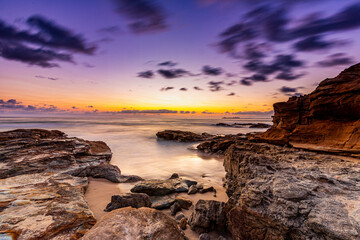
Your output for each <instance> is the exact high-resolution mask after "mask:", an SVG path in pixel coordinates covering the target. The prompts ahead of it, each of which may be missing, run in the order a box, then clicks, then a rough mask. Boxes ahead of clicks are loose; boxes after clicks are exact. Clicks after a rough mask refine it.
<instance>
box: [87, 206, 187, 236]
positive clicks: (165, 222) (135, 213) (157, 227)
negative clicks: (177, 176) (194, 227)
mask: <svg viewBox="0 0 360 240" xmlns="http://www.w3.org/2000/svg"><path fill="white" fill-rule="evenodd" d="M83 239H84V240H95V239H103V240H106V239H156V240H169V239H171V240H185V239H186V238H185V235H184V233H183V232H182V231H181V230H180V229H179V227H178V226H177V224H176V222H175V221H174V220H173V219H171V218H170V217H168V216H166V214H164V213H162V212H160V211H157V210H155V209H151V208H139V209H135V208H131V207H126V208H120V209H116V210H114V211H112V212H110V213H108V214H106V215H105V216H103V217H102V218H101V219H100V221H99V222H97V223H96V225H95V226H94V227H93V228H92V229H91V230H90V231H89V232H87V233H86V234H85V236H84V238H83Z"/></svg>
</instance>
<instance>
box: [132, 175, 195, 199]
mask: <svg viewBox="0 0 360 240" xmlns="http://www.w3.org/2000/svg"><path fill="white" fill-rule="evenodd" d="M195 184H197V182H195V181H191V180H187V179H182V178H175V179H166V180H159V179H152V180H146V181H142V182H139V183H137V184H136V185H135V186H134V187H133V188H132V189H131V192H134V193H146V194H148V195H149V196H163V195H167V194H171V193H177V192H187V191H188V190H189V187H190V186H192V185H195Z"/></svg>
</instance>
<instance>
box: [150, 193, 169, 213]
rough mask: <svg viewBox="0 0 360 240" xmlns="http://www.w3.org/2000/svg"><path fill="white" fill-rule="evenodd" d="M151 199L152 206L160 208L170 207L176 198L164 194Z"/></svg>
mask: <svg viewBox="0 0 360 240" xmlns="http://www.w3.org/2000/svg"><path fill="white" fill-rule="evenodd" d="M150 199H151V207H152V208H155V209H158V210H161V209H165V208H169V207H170V206H171V205H173V204H174V202H175V198H173V197H169V196H163V197H162V196H161V197H160V196H156V197H151V198H150Z"/></svg>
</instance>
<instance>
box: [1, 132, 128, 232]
mask: <svg viewBox="0 0 360 240" xmlns="http://www.w3.org/2000/svg"><path fill="white" fill-rule="evenodd" d="M111 155H112V154H111V151H110V149H109V147H108V146H107V145H106V144H105V143H104V142H98V141H86V140H83V139H80V138H75V137H71V138H70V137H67V136H66V135H65V133H63V132H60V131H57V130H52V131H48V130H42V129H18V130H14V131H8V132H0V186H1V189H0V222H1V224H0V237H1V238H5V236H4V235H6V238H8V237H12V238H14V239H78V238H81V237H82V236H83V234H84V233H85V232H86V231H87V230H89V229H90V228H91V227H92V226H93V225H94V224H95V218H94V215H93V213H92V212H91V211H90V209H89V207H88V205H87V202H86V200H85V198H84V192H85V189H86V187H87V185H88V181H87V178H84V177H85V176H86V177H87V176H93V177H103V178H107V179H109V180H110V181H114V182H118V180H119V179H120V178H121V172H120V170H119V169H118V168H117V167H116V166H113V165H110V164H109V161H110V159H111ZM77 175H79V176H82V177H77Z"/></svg>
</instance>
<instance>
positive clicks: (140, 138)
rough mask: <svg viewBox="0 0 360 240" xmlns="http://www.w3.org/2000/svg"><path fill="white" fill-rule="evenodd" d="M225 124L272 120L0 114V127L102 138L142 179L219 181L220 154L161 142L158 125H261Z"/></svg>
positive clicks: (199, 128) (117, 160)
mask: <svg viewBox="0 0 360 240" xmlns="http://www.w3.org/2000/svg"><path fill="white" fill-rule="evenodd" d="M219 122H226V123H235V122H237V123H248V122H252V123H259V122H261V123H269V124H270V123H271V119H264V118H263V119H249V118H248V119H245V118H244V119H221V118H218V119H203V118H198V119H196V118H183V117H182V118H181V117H174V116H139V115H132V116H102V117H95V116H76V117H0V131H7V130H13V129H18V128H42V129H57V130H60V131H63V132H65V133H66V134H68V136H71V137H72V136H74V137H80V138H84V139H87V140H100V141H104V142H106V143H107V144H108V145H109V147H110V148H111V150H112V152H113V158H112V161H111V163H112V164H116V165H118V166H119V168H120V169H121V171H122V173H123V174H135V175H139V176H141V177H143V178H166V177H169V176H170V175H171V174H172V173H174V172H177V173H179V174H180V175H182V176H186V177H191V178H195V179H196V178H200V177H201V175H202V174H206V175H207V176H209V177H212V179H213V180H215V181H218V182H219V183H220V182H221V178H222V177H224V174H225V172H224V169H223V166H222V159H221V158H218V157H216V156H209V155H205V154H200V153H198V152H196V151H194V150H189V149H188V148H189V147H191V146H192V145H193V144H194V143H179V142H172V141H160V140H157V138H156V135H155V134H156V133H157V132H158V131H161V130H165V129H171V130H186V131H192V132H196V133H202V132H207V133H211V134H237V133H248V132H253V131H264V130H265V129H250V128H247V127H244V128H231V127H218V126H213V124H216V123H219Z"/></svg>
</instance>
